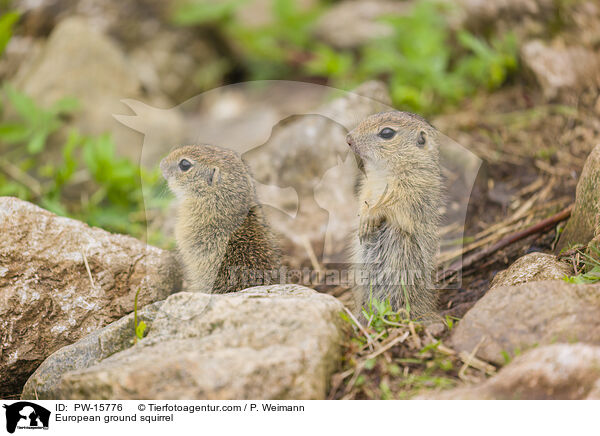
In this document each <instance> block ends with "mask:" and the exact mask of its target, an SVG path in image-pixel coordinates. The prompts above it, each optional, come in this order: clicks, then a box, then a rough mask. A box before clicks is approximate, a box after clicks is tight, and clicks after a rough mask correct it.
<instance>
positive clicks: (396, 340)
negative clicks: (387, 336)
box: [365, 332, 409, 360]
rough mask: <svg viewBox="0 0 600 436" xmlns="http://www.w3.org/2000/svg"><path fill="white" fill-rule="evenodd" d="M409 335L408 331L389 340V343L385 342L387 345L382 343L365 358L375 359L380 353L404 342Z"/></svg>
mask: <svg viewBox="0 0 600 436" xmlns="http://www.w3.org/2000/svg"><path fill="white" fill-rule="evenodd" d="M408 335H409V333H408V332H404V334H403V335H401V336H396V337H395V338H394V339H393V340H391V341H389V342H388V343H387V344H385V345H383V344H382V346H381V347H379V348H378V349H377V350H375V351H374V352H373V353H371V354H368V355H367V356H365V360H369V359H374V358H375V357H377V356H379V355H380V354H382V353H385V352H386V351H387V350H389V349H390V348H392V347H393V346H394V345H396V344H400V343H402V342H404V341H405V340H406V338H408Z"/></svg>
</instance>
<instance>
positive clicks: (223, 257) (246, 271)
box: [160, 145, 280, 293]
mask: <svg viewBox="0 0 600 436" xmlns="http://www.w3.org/2000/svg"><path fill="white" fill-rule="evenodd" d="M160 169H161V171H162V173H163V176H164V177H165V179H166V180H167V182H168V184H169V188H170V189H171V190H172V191H173V193H174V194H175V195H176V196H177V197H178V200H179V206H178V211H177V221H176V226H175V239H176V242H177V248H178V250H179V252H180V254H181V259H182V261H183V265H184V269H185V274H186V280H187V281H188V283H189V287H190V290H193V291H196V292H207V293H210V292H215V293H224V292H234V291H239V290H241V289H244V288H247V287H249V286H252V285H260V284H270V283H271V282H272V280H273V276H272V274H271V272H272V271H274V270H277V269H278V268H279V259H280V255H279V252H278V249H277V247H276V243H275V239H274V237H273V235H272V233H271V231H270V229H269V227H268V226H267V224H266V221H265V218H264V215H263V211H262V208H261V205H260V204H259V203H258V200H257V197H256V191H255V188H254V184H253V183H252V179H251V176H250V172H249V169H248V167H247V166H246V164H245V163H244V162H243V161H242V159H241V158H240V157H239V156H238V155H237V154H236V153H235V152H233V151H231V150H226V149H223V148H220V147H215V146H211V145H188V146H184V147H181V148H177V149H175V150H173V151H172V152H171V153H170V154H169V155H168V156H167V157H166V158H164V159H163V160H162V161H161V163H160Z"/></svg>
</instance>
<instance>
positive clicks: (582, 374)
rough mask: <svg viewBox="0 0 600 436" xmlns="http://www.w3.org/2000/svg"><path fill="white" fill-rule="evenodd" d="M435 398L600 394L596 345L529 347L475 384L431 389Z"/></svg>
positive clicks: (583, 396)
mask: <svg viewBox="0 0 600 436" xmlns="http://www.w3.org/2000/svg"><path fill="white" fill-rule="evenodd" d="M420 398H421V399H436V400H548V399H553V400H583V399H598V398H600V347H598V346H594V345H586V344H555V345H547V346H544V347H540V348H536V349H533V350H529V351H527V352H526V353H524V354H523V355H521V356H519V357H517V358H516V359H515V360H514V361H513V362H511V363H510V364H509V365H508V366H506V367H505V368H503V369H502V370H500V372H498V374H496V375H495V376H493V377H492V378H490V379H488V380H486V381H484V382H483V383H480V384H478V385H475V386H470V387H460V388H456V389H452V390H449V391H445V392H436V393H431V394H428V395H425V396H422V397H420Z"/></svg>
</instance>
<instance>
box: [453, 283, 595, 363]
mask: <svg viewBox="0 0 600 436" xmlns="http://www.w3.org/2000/svg"><path fill="white" fill-rule="evenodd" d="M560 342H568V343H572V342H587V343H592V344H600V284H595V285H574V284H570V283H567V282H564V281H562V280H554V281H543V282H532V283H525V284H522V285H518V286H504V287H497V288H494V289H490V290H489V291H488V292H487V294H485V295H484V296H483V298H482V299H481V300H479V301H478V302H477V303H476V304H475V306H473V308H471V310H469V311H468V312H467V313H466V315H465V316H464V318H463V319H462V320H461V321H460V322H459V323H458V326H457V327H456V328H455V329H454V330H453V333H452V336H451V337H450V343H451V344H452V345H453V346H454V347H455V348H456V349H457V350H459V351H467V352H471V351H473V350H474V349H475V348H476V347H477V346H478V345H479V348H478V351H477V356H478V357H480V358H482V359H485V360H488V361H490V362H493V363H496V364H503V363H505V355H504V353H506V355H507V356H511V357H512V356H514V355H515V354H517V353H518V352H519V351H524V350H526V349H528V348H531V347H534V346H537V345H545V344H553V343H560Z"/></svg>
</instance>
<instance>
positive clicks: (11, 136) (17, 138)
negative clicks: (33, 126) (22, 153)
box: [0, 123, 29, 143]
mask: <svg viewBox="0 0 600 436" xmlns="http://www.w3.org/2000/svg"><path fill="white" fill-rule="evenodd" d="M28 135H29V129H28V128H27V126H25V125H23V124H16V123H15V124H8V123H7V124H0V139H2V141H4V142H7V143H14V142H21V141H24V140H25V139H26V138H27V136H28Z"/></svg>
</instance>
